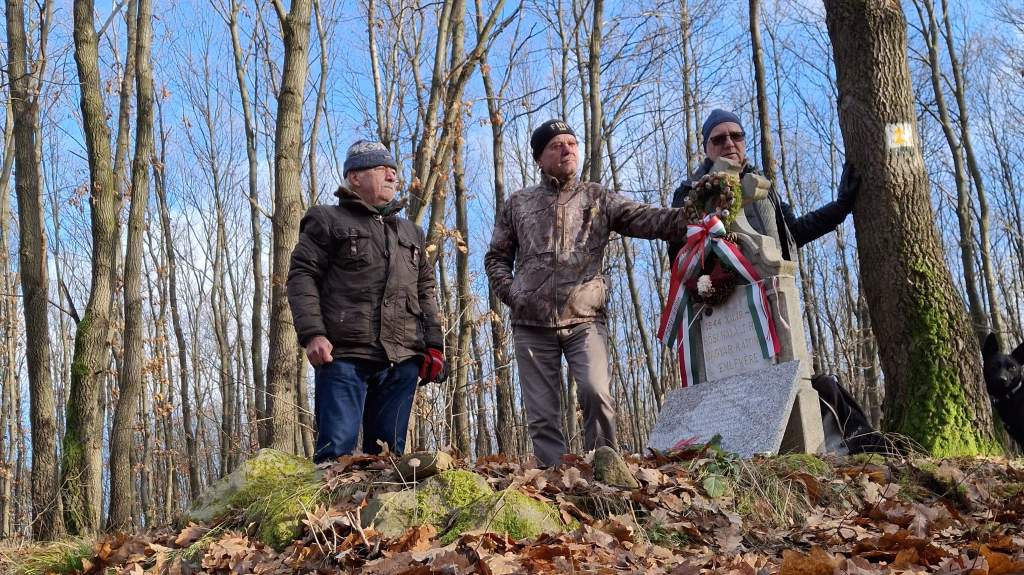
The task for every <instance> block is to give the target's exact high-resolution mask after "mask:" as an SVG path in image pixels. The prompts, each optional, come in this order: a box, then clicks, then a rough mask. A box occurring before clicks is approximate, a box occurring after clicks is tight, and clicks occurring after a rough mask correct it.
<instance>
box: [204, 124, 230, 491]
mask: <svg viewBox="0 0 1024 575" xmlns="http://www.w3.org/2000/svg"><path fill="white" fill-rule="evenodd" d="M206 112H207V113H206V118H207V122H209V124H208V125H209V129H211V130H212V129H214V127H213V123H212V121H211V119H210V118H211V115H210V114H211V112H210V111H209V110H207V111H206ZM210 134H211V136H210V138H211V140H212V138H213V135H212V134H213V132H212V131H211V132H210ZM210 151H211V156H210V162H211V164H212V166H211V168H212V169H211V173H212V178H213V202H214V208H213V217H214V220H215V223H214V226H215V227H214V231H213V234H214V238H213V246H211V247H212V250H213V285H212V286H211V288H210V311H211V313H212V315H213V336H214V339H215V340H216V342H217V358H216V360H215V362H214V363H215V364H216V366H217V380H218V383H219V389H220V417H219V418H218V419H219V423H220V433H219V436H220V449H219V450H218V454H219V456H220V465H219V468H218V469H219V473H220V477H223V476H225V475H227V474H228V473H231V472H232V471H234V469H235V464H236V463H237V461H238V454H237V449H236V442H235V394H236V390H235V382H234V377H232V374H231V346H230V345H229V343H228V312H227V296H226V291H225V287H224V276H225V274H226V272H225V270H224V268H225V263H224V260H225V259H226V257H227V253H226V252H227V246H226V244H227V238H226V236H225V230H224V228H225V226H226V223H225V221H224V219H225V216H224V204H223V202H222V199H221V192H220V174H219V169H218V165H217V160H216V155H215V153H214V144H213V142H212V141H211V142H210Z"/></svg>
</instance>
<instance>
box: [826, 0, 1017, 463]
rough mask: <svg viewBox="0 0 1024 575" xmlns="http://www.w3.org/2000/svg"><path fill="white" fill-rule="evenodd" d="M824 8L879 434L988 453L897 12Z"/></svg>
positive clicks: (984, 416)
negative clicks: (873, 343) (877, 395)
mask: <svg viewBox="0 0 1024 575" xmlns="http://www.w3.org/2000/svg"><path fill="white" fill-rule="evenodd" d="M825 10H826V23H827V25H828V31H829V36H830V37H831V39H832V48H833V52H834V57H835V67H836V75H837V85H838V88H839V122H840V127H841V129H842V133H843V139H844V143H845V147H846V151H847V155H848V156H847V157H848V159H849V161H851V163H852V164H853V165H854V167H855V168H856V169H857V171H858V172H859V174H860V175H861V178H862V180H863V181H864V182H867V183H868V185H865V186H863V189H862V190H861V194H860V197H859V198H858V201H857V204H856V206H855V209H854V215H855V219H854V223H855V225H856V230H857V239H858V244H859V254H858V255H859V258H860V268H861V272H862V276H863V280H862V281H863V285H864V292H865V296H866V298H867V302H868V308H869V310H870V314H871V322H872V326H873V328H874V333H875V334H876V335H877V337H878V345H879V355H880V357H881V362H882V369H883V372H884V374H885V383H886V390H885V391H886V394H885V405H884V412H885V421H884V427H885V428H886V429H887V430H889V431H894V432H898V433H901V434H903V435H906V436H908V437H909V438H910V439H912V440H913V441H915V442H917V443H919V444H920V445H921V446H922V447H923V448H924V449H925V450H926V451H928V452H930V453H931V454H932V455H934V456H936V457H938V456H947V455H956V454H975V453H979V452H991V451H995V450H998V446H997V445H996V443H995V441H994V439H993V436H992V432H991V429H992V425H991V423H992V419H991V410H990V407H989V404H988V398H987V396H986V393H985V390H984V386H983V385H982V382H981V365H980V362H979V355H978V351H977V345H976V341H975V339H974V335H973V333H972V331H971V324H970V320H969V318H968V316H967V313H966V310H965V309H964V305H963V302H962V301H961V299H960V298H959V296H958V295H957V292H956V289H955V286H954V284H953V280H952V277H951V276H950V273H949V269H948V268H947V267H946V265H945V261H944V259H943V254H942V250H941V245H940V242H939V238H938V234H937V231H936V229H935V226H934V221H935V220H934V217H933V214H932V211H931V204H930V202H929V183H928V177H927V173H926V171H925V167H924V162H923V158H922V155H921V151H920V149H919V147H918V143H917V140H916V133H917V132H916V122H915V116H914V107H913V91H912V88H911V85H910V72H909V66H908V64H907V32H906V19H905V18H904V15H903V11H902V8H901V7H900V5H899V4H898V3H893V2H887V1H882V0H826V2H825ZM901 126H902V127H903V128H906V129H909V130H910V133H909V134H908V133H906V130H903V131H902V133H900V131H899V128H900V127H901ZM887 127H888V131H889V134H890V135H889V138H888V139H887V137H886V132H887ZM901 140H902V144H901ZM887 142H888V143H887Z"/></svg>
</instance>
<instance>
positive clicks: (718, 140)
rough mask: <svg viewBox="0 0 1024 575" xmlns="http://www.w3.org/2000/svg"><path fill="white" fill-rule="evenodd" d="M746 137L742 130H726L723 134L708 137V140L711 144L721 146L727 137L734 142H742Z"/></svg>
mask: <svg viewBox="0 0 1024 575" xmlns="http://www.w3.org/2000/svg"><path fill="white" fill-rule="evenodd" d="M746 137H747V135H746V134H744V133H743V132H727V133H725V134H719V135H717V136H713V137H711V138H708V141H710V142H711V143H712V144H714V145H716V146H722V145H725V141H726V140H727V139H730V138H731V139H732V141H733V142H736V143H737V144H738V143H740V142H742V141H743V140H744V138H746Z"/></svg>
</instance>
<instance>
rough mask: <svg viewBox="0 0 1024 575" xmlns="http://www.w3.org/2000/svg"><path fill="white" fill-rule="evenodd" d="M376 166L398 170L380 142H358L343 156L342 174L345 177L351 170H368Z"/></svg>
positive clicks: (392, 158)
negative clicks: (343, 167)
mask: <svg viewBox="0 0 1024 575" xmlns="http://www.w3.org/2000/svg"><path fill="white" fill-rule="evenodd" d="M377 166H390V167H391V168H394V169H395V170H398V164H396V163H395V158H394V157H392V156H391V152H389V151H388V149H387V148H385V147H384V144H381V143H380V142H370V141H368V140H358V141H356V143H354V144H352V145H351V146H349V148H348V153H347V154H346V155H345V171H344V173H343V174H342V175H343V176H347V175H348V173H349V172H351V171H352V170H357V171H358V170H368V169H370V168H376V167H377Z"/></svg>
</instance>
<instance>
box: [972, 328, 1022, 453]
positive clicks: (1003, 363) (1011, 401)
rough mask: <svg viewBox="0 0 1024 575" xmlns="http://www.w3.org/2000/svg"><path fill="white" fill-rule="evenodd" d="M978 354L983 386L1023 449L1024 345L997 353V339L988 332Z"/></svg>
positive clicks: (1008, 429)
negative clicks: (1023, 374)
mask: <svg viewBox="0 0 1024 575" xmlns="http://www.w3.org/2000/svg"><path fill="white" fill-rule="evenodd" d="M981 357H982V359H983V360H984V362H985V387H986V388H988V394H989V396H990V397H991V398H992V403H993V404H994V405H995V406H996V411H997V412H998V413H999V417H1001V418H1003V424H1005V425H1006V430H1007V431H1008V432H1009V433H1010V436H1011V437H1013V439H1014V440H1015V441H1016V442H1017V445H1019V446H1020V447H1021V449H1024V379H1022V378H1021V371H1022V370H1021V364H1024V344H1021V345H1019V346H1017V349H1015V350H1013V352H1012V353H1011V354H1010V355H1006V354H1003V353H1000V352H999V342H997V341H996V336H995V334H992V333H990V334H988V337H986V338H985V345H983V346H982V348H981Z"/></svg>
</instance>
